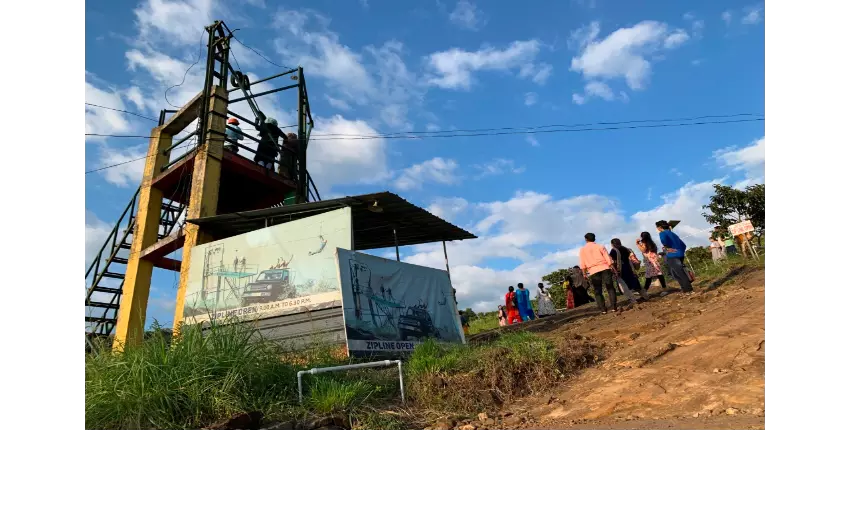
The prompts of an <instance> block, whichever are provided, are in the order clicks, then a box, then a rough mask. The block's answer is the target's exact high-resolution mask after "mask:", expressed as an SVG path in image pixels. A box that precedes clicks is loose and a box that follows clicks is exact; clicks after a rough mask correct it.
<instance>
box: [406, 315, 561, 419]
mask: <svg viewBox="0 0 850 510" xmlns="http://www.w3.org/2000/svg"><path fill="white" fill-rule="evenodd" d="M568 365H569V363H568V362H567V360H565V359H564V358H563V356H562V353H561V352H560V351H559V350H558V349H556V348H555V345H554V344H552V342H550V341H549V340H546V339H545V338H542V337H539V336H537V335H534V334H532V333H527V332H511V333H506V334H504V335H502V336H501V337H499V338H498V339H497V340H496V341H494V342H491V343H488V344H484V345H480V346H475V347H470V346H448V345H444V344H438V343H436V342H433V341H428V342H425V343H423V344H422V345H419V346H417V347H416V349H415V350H414V351H413V354H412V356H411V358H410V360H409V361H408V365H407V372H408V379H409V383H408V386H409V388H410V394H411V396H412V397H413V398H414V399H415V400H416V402H417V404H419V405H423V406H428V407H435V408H441V409H445V410H451V411H474V410H480V409H482V408H490V407H498V406H501V405H502V404H503V403H505V402H508V401H510V400H513V399H515V398H517V397H521V396H525V395H529V394H532V393H534V392H537V391H540V390H542V389H544V388H546V387H548V386H551V385H552V384H553V383H554V382H555V381H556V380H557V379H559V378H560V377H561V376H562V375H563V373H564V371H563V369H564V368H566V367H567V366H568Z"/></svg>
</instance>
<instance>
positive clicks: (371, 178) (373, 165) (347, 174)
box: [307, 115, 390, 194]
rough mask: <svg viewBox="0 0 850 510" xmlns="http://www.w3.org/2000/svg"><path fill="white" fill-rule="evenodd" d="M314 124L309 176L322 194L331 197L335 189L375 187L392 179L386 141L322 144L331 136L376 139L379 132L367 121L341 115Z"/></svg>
mask: <svg viewBox="0 0 850 510" xmlns="http://www.w3.org/2000/svg"><path fill="white" fill-rule="evenodd" d="M314 120H315V123H316V127H315V129H314V130H313V135H314V136H315V138H314V139H312V140H311V142H310V145H309V146H308V148H307V153H308V154H307V158H308V159H307V160H308V162H309V163H308V164H309V170H310V175H311V176H312V177H313V180H314V181H315V182H316V186H317V187H318V188H319V189H320V190H322V192H323V194H331V193H332V188H333V186H338V185H341V184H366V183H374V182H380V181H381V180H384V179H387V178H389V177H390V172H389V171H388V170H387V158H386V141H385V140H383V139H381V138H371V139H365V140H355V139H352V140H327V141H325V140H321V138H322V137H323V136H325V137H326V136H328V135H332V134H336V135H339V134H342V135H351V136H353V137H364V136H377V135H378V132H377V131H375V129H374V128H372V127H371V126H370V125H369V124H368V123H367V122H366V121H363V120H349V119H346V118H344V117H342V116H341V115H335V116H333V117H331V118H319V117H317V118H315V119H314ZM334 138H336V137H334Z"/></svg>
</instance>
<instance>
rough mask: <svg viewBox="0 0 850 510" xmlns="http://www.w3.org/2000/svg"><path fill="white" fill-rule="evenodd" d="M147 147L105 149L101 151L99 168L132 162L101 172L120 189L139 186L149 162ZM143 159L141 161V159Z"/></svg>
mask: <svg viewBox="0 0 850 510" xmlns="http://www.w3.org/2000/svg"><path fill="white" fill-rule="evenodd" d="M147 152H148V151H147V146H146V145H138V146H135V147H122V148H109V147H103V148H101V150H100V155H99V158H98V165H97V166H98V168H102V167H106V166H111V165H117V164H118V163H123V162H125V161H131V160H137V161H132V162H131V163H127V164H126V165H119V166H115V167H112V168H107V169H106V170H102V171H100V172H99V174H100V175H101V176H103V178H104V179H106V181H107V182H109V183H111V184H114V185H115V186H118V187H120V188H126V187H128V186H131V185H132V186H138V185H139V183H141V182H142V175H143V174H144V173H145V162H146V161H147V158H146V157H145V156H147ZM139 158H141V159H139Z"/></svg>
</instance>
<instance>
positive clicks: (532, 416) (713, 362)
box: [482, 270, 765, 429]
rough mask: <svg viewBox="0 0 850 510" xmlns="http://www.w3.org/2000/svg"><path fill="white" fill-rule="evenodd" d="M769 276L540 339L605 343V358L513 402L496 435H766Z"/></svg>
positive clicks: (757, 274) (567, 327) (741, 278)
mask: <svg viewBox="0 0 850 510" xmlns="http://www.w3.org/2000/svg"><path fill="white" fill-rule="evenodd" d="M764 276H765V273H764V270H754V271H749V272H744V273H743V274H739V275H736V276H735V277H734V278H732V279H730V281H725V282H724V284H723V285H721V286H719V287H717V288H716V289H711V288H710V287H709V288H702V289H697V291H695V292H694V293H693V294H691V295H690V296H687V295H683V294H680V293H673V294H669V295H667V296H665V297H654V298H653V299H652V300H650V301H649V302H648V303H646V304H642V305H639V306H638V307H636V308H635V309H633V310H629V311H625V312H622V313H620V314H617V315H615V314H608V315H604V316H601V315H594V316H589V317H583V318H579V319H576V320H574V321H571V322H568V323H566V324H562V325H559V326H558V327H557V329H553V330H551V331H548V332H546V331H544V332H540V334H541V335H543V336H551V337H555V338H561V339H563V338H566V339H581V338H582V337H588V338H593V339H597V340H603V341H605V343H606V344H607V346H608V354H607V356H606V359H605V360H604V361H603V362H602V363H600V364H599V365H597V366H596V367H595V368H591V369H587V370H584V371H583V372H582V373H580V374H579V375H578V376H576V377H574V378H573V379H571V380H569V381H566V382H564V383H563V384H561V385H560V386H558V387H556V388H554V389H553V390H551V391H550V392H548V393H547V394H546V395H541V396H536V397H533V398H528V399H524V400H521V401H518V402H515V403H514V404H513V405H511V406H510V407H508V408H506V409H505V410H503V412H502V413H500V416H498V417H496V423H497V424H496V426H495V427H492V428H503V429H764V370H765V335H764V310H765V309H764ZM482 428H485V427H482ZM487 428H491V427H487Z"/></svg>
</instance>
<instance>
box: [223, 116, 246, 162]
mask: <svg viewBox="0 0 850 510" xmlns="http://www.w3.org/2000/svg"><path fill="white" fill-rule="evenodd" d="M224 137H225V140H224V150H226V151H230V152H232V153H234V154H236V153H237V152H239V146H237V145H236V143H237V142H239V141H240V140H243V139H244V138H245V135H243V134H242V128H240V127H239V120H237V119H236V118H235V117H230V118H229V119H227V129H225V130H224Z"/></svg>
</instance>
